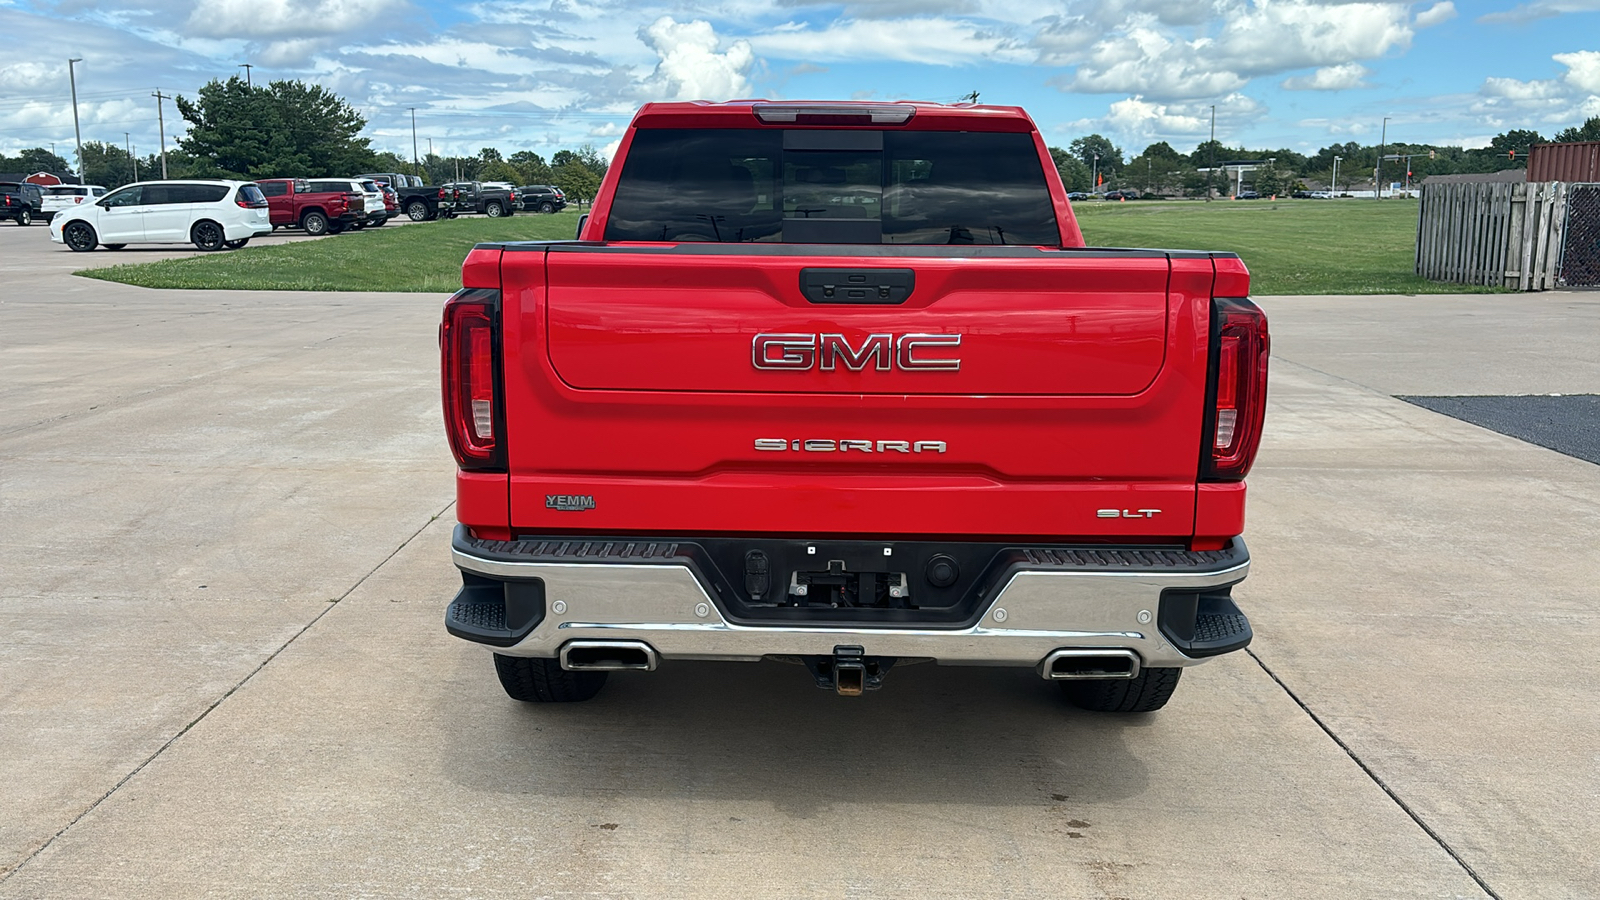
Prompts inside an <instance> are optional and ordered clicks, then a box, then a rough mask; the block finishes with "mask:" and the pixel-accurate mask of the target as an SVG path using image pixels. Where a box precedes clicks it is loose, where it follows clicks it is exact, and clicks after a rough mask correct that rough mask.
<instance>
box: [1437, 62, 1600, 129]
mask: <svg viewBox="0 0 1600 900" xmlns="http://www.w3.org/2000/svg"><path fill="white" fill-rule="evenodd" d="M1551 59H1553V60H1555V61H1556V62H1558V63H1560V64H1561V65H1563V66H1565V67H1566V71H1565V72H1563V73H1562V74H1561V76H1560V77H1559V78H1539V79H1533V80H1530V81H1522V80H1520V79H1516V78H1498V77H1491V78H1486V79H1484V81H1483V86H1482V87H1481V88H1479V90H1478V98H1477V100H1476V101H1475V102H1473V103H1472V105H1471V106H1470V107H1469V111H1470V112H1471V113H1472V114H1473V115H1475V116H1477V117H1478V118H1479V121H1482V122H1483V123H1485V124H1487V125H1490V126H1492V127H1495V128H1507V127H1509V128H1526V127H1529V126H1530V125H1534V126H1547V127H1553V126H1561V127H1565V126H1567V125H1571V124H1573V123H1574V122H1581V121H1583V120H1585V119H1587V118H1589V117H1590V116H1593V115H1595V114H1596V111H1597V110H1600V51H1595V50H1579V51H1577V52H1575V53H1557V54H1555V55H1554V56H1552V57H1551Z"/></svg>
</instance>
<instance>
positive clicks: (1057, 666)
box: [1039, 650, 1139, 681]
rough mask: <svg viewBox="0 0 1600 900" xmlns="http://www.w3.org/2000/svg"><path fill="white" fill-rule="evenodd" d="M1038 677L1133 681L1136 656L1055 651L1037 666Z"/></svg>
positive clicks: (1123, 652) (1125, 652)
mask: <svg viewBox="0 0 1600 900" xmlns="http://www.w3.org/2000/svg"><path fill="white" fill-rule="evenodd" d="M1039 675H1040V676H1041V677H1043V678H1046V679H1049V680H1051V681H1061V680H1067V679H1075V678H1085V679H1088V678H1095V679H1113V678H1122V679H1127V678H1137V677H1138V675H1139V654H1137V653H1135V652H1133V651H1132V650H1057V651H1055V652H1054V653H1052V654H1050V655H1049V656H1046V657H1045V658H1044V660H1043V661H1042V662H1040V663H1039Z"/></svg>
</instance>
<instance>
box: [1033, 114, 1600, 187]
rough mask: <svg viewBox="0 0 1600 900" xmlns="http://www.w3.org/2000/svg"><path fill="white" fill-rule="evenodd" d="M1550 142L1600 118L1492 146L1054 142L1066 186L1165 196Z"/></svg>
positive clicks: (1323, 183)
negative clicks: (1132, 148) (1127, 148)
mask: <svg viewBox="0 0 1600 900" xmlns="http://www.w3.org/2000/svg"><path fill="white" fill-rule="evenodd" d="M1551 141H1555V142H1560V143H1565V142H1569V141H1600V116H1596V117H1594V118H1591V119H1589V120H1587V121H1586V122H1584V123H1583V124H1581V125H1574V126H1572V127H1570V128H1566V129H1563V130H1561V131H1559V132H1557V133H1556V134H1555V135H1554V136H1553V137H1549V138H1547V137H1544V136H1543V135H1541V134H1539V132H1537V131H1530V130H1527V129H1513V130H1510V131H1506V132H1503V133H1501V134H1498V135H1496V136H1495V137H1494V138H1492V139H1491V140H1490V141H1489V144H1488V146H1485V147H1475V148H1463V147H1454V146H1440V145H1437V144H1411V143H1403V142H1402V143H1393V144H1384V145H1378V144H1371V145H1363V144H1358V143H1356V142H1354V141H1351V142H1348V143H1343V144H1330V145H1329V146H1327V147H1323V148H1322V149H1321V150H1318V151H1317V152H1316V153H1313V154H1304V153H1299V152H1297V151H1294V150H1290V149H1287V148H1284V149H1278V150H1272V149H1267V148H1250V147H1244V146H1229V145H1227V144H1223V143H1222V142H1220V141H1205V142H1203V143H1201V144H1200V146H1198V147H1196V148H1195V149H1194V151H1193V152H1192V153H1179V152H1178V151H1177V150H1174V149H1173V148H1172V145H1170V144H1168V143H1167V142H1166V141H1157V142H1155V143H1153V144H1151V145H1149V146H1148V147H1146V148H1144V150H1143V151H1142V152H1140V153H1139V155H1138V156H1134V157H1132V158H1127V157H1126V156H1125V153H1124V151H1123V149H1122V148H1121V147H1118V146H1117V145H1116V144H1114V143H1113V142H1112V141H1111V140H1110V139H1109V138H1107V137H1105V136H1104V135H1099V134H1091V135H1087V136H1085V137H1080V138H1078V139H1076V140H1074V141H1072V142H1071V143H1070V144H1068V145H1067V147H1066V148H1065V149H1063V148H1061V147H1051V148H1050V155H1051V156H1052V157H1054V158H1055V163H1056V168H1057V169H1058V170H1059V171H1060V172H1061V180H1062V182H1063V183H1064V184H1065V185H1066V188H1067V190H1069V191H1095V190H1112V189H1133V190H1137V191H1140V192H1143V193H1149V194H1158V195H1162V196H1190V197H1200V196H1204V195H1205V193H1206V191H1207V190H1208V189H1210V190H1212V191H1215V192H1217V193H1221V194H1227V193H1229V192H1230V191H1231V190H1232V188H1233V186H1234V185H1233V184H1232V183H1230V182H1229V181H1228V180H1227V179H1225V178H1224V176H1223V174H1222V173H1219V172H1207V171H1203V170H1209V169H1214V168H1216V167H1219V166H1222V165H1224V164H1226V163H1236V162H1253V163H1260V164H1262V165H1260V166H1259V167H1258V168H1257V169H1256V170H1255V171H1254V172H1252V173H1250V174H1249V175H1248V176H1247V178H1248V181H1247V182H1246V183H1247V184H1248V185H1249V186H1250V187H1251V188H1252V189H1253V190H1255V191H1257V192H1259V193H1261V194H1284V193H1289V192H1291V191H1300V190H1308V189H1309V190H1336V191H1346V190H1354V189H1366V190H1370V189H1371V187H1372V173H1373V169H1374V167H1375V166H1376V165H1377V163H1378V157H1379V156H1380V155H1382V156H1400V157H1405V158H1404V159H1390V160H1386V161H1384V164H1383V173H1384V181H1385V183H1387V182H1390V181H1405V180H1406V173H1407V172H1410V178H1411V181H1412V183H1416V182H1419V181H1421V180H1422V179H1424V178H1426V177H1427V176H1429V175H1455V174H1465V173H1487V172H1498V171H1502V170H1504V169H1524V168H1527V166H1528V151H1529V149H1530V148H1532V146H1533V145H1534V144H1543V143H1549V142H1551ZM1334 157H1339V182H1338V184H1337V185H1334V184H1333V183H1332V179H1333V166H1334Z"/></svg>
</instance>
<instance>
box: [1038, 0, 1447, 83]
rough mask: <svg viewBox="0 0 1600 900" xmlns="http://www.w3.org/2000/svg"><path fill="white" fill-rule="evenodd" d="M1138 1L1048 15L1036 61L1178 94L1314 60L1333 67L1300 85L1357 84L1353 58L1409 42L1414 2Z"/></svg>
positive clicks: (1082, 78) (1083, 78)
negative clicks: (1177, 19) (1194, 21)
mask: <svg viewBox="0 0 1600 900" xmlns="http://www.w3.org/2000/svg"><path fill="white" fill-rule="evenodd" d="M1141 5H1142V4H1139V3H1128V2H1123V3H1115V2H1113V3H1112V4H1111V6H1110V8H1109V10H1107V9H1099V10H1096V11H1094V12H1086V13H1084V14H1081V15H1076V16H1065V17H1060V16H1058V17H1055V18H1052V19H1048V20H1045V21H1044V22H1043V24H1042V25H1041V27H1040V29H1039V32H1038V34H1037V35H1036V36H1035V38H1034V41H1033V46H1034V47H1035V48H1036V49H1037V51H1038V52H1039V60H1040V62H1042V63H1044V64H1047V65H1060V66H1071V67H1073V71H1072V73H1071V74H1070V75H1067V76H1063V77H1061V78H1058V79H1057V80H1056V81H1055V82H1054V83H1055V84H1056V85H1057V86H1058V87H1060V88H1061V89H1062V90H1067V91H1076V92H1086V93H1123V92H1127V93H1139V94H1144V95H1145V96H1149V97H1156V98H1161V99H1182V98H1192V97H1204V96H1213V95H1215V94H1218V93H1225V92H1228V91H1233V90H1237V89H1239V88H1241V87H1243V86H1244V85H1245V84H1246V83H1247V82H1248V81H1249V80H1250V79H1252V78H1255V77H1259V76H1263V75H1275V74H1281V73H1286V72H1291V71H1294V70H1296V69H1307V68H1319V69H1326V70H1330V71H1328V72H1327V73H1326V74H1323V73H1320V72H1319V73H1318V74H1317V75H1314V76H1312V78H1311V80H1310V81H1304V82H1303V83H1304V85H1305V86H1307V87H1309V86H1310V85H1311V84H1314V83H1322V84H1336V83H1339V79H1340V78H1343V79H1344V81H1345V82H1349V84H1348V86H1355V83H1358V82H1359V80H1360V75H1364V74H1365V70H1364V69H1363V70H1361V73H1360V75H1357V76H1356V78H1355V79H1354V82H1351V80H1350V77H1349V76H1350V74H1351V73H1352V72H1354V71H1355V69H1353V68H1350V67H1352V66H1355V65H1356V63H1357V62H1358V61H1360V60H1365V59H1375V58H1378V57H1381V56H1384V55H1386V54H1389V53H1392V52H1395V51H1397V50H1403V49H1405V48H1407V47H1409V46H1410V43H1411V38H1412V36H1413V34H1414V29H1413V26H1412V23H1411V19H1410V6H1409V5H1408V4H1406V3H1399V2H1388V3H1386V2H1325V0H1214V3H1213V4H1212V5H1211V6H1209V7H1204V8H1205V9H1206V10H1207V12H1208V13H1209V15H1210V16H1211V17H1212V18H1211V19H1210V21H1215V22H1216V23H1218V24H1216V25H1215V26H1214V27H1210V28H1208V27H1205V26H1203V25H1202V26H1198V27H1177V26H1174V25H1169V24H1166V23H1165V22H1164V21H1163V20H1162V18H1161V15H1160V14H1159V13H1157V12H1151V11H1149V10H1147V9H1142V8H1140V6H1141ZM1445 5H1448V4H1445ZM1189 8H1190V9H1192V8H1193V7H1192V6H1191V7H1189ZM1435 8H1437V7H1435ZM1130 10H1131V11H1130ZM1429 13H1432V10H1429ZM1108 15H1109V16H1112V18H1110V19H1108V18H1107V16H1108ZM1115 16H1121V17H1122V18H1121V19H1120V20H1116V19H1115ZM1297 83H1300V82H1297ZM1318 89H1325V90H1327V89H1333V88H1318Z"/></svg>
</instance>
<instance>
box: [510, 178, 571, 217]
mask: <svg viewBox="0 0 1600 900" xmlns="http://www.w3.org/2000/svg"><path fill="white" fill-rule="evenodd" d="M517 201H518V202H519V203H521V204H522V208H523V209H525V210H527V211H528V212H542V213H556V212H560V211H562V210H563V209H566V208H567V195H566V194H564V193H562V191H561V188H558V187H556V186H555V185H553V184H525V185H523V186H522V187H519V188H517Z"/></svg>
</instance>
